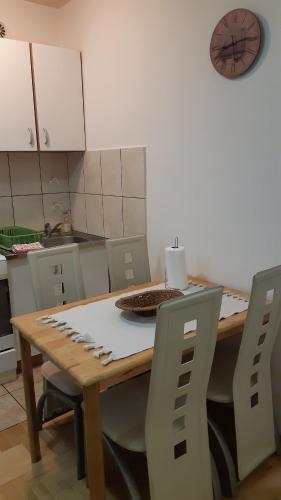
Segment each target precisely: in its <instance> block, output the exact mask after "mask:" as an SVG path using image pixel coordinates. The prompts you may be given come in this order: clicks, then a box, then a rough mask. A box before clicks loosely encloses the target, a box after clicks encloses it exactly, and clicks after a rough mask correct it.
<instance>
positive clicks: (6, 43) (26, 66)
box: [0, 39, 37, 151]
mask: <svg viewBox="0 0 281 500" xmlns="http://www.w3.org/2000/svg"><path fill="white" fill-rule="evenodd" d="M0 67H1V78H0V102H1V116H2V118H1V125H0V151H36V150H37V141H36V128H35V114H34V101H33V90H32V72H31V64H30V49H29V43H27V42H18V41H14V40H7V39H0Z"/></svg>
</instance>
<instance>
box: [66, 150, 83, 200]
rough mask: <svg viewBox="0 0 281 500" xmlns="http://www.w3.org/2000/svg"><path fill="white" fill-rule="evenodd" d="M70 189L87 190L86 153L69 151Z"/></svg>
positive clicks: (77, 191) (75, 190) (78, 191)
mask: <svg viewBox="0 0 281 500" xmlns="http://www.w3.org/2000/svg"><path fill="white" fill-rule="evenodd" d="M68 174H69V190H70V192H71V193H84V192H85V179H84V153H81V152H72V153H68Z"/></svg>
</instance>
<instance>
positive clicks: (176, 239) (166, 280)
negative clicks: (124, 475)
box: [165, 236, 179, 290]
mask: <svg viewBox="0 0 281 500" xmlns="http://www.w3.org/2000/svg"><path fill="white" fill-rule="evenodd" d="M171 248H179V237H178V236H176V237H175V242H174V246H172V247H171ZM165 288H167V289H168V277H167V269H166V266H165ZM169 290H176V288H169Z"/></svg>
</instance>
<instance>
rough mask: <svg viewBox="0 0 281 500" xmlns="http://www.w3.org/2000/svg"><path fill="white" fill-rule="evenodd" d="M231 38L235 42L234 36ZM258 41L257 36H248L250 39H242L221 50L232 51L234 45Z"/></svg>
mask: <svg viewBox="0 0 281 500" xmlns="http://www.w3.org/2000/svg"><path fill="white" fill-rule="evenodd" d="M231 38H232V40H233V36H232V37H231ZM256 39H257V37H256V36H248V37H245V38H241V39H240V40H236V42H232V43H230V44H229V45H224V46H223V47H222V48H221V50H227V49H230V48H231V47H232V46H233V45H237V44H238V43H242V42H254V41H256Z"/></svg>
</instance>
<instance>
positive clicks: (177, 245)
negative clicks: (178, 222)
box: [172, 236, 179, 248]
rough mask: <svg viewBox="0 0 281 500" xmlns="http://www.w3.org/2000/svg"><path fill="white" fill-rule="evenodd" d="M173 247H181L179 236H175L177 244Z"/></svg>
mask: <svg viewBox="0 0 281 500" xmlns="http://www.w3.org/2000/svg"><path fill="white" fill-rule="evenodd" d="M172 248H179V237H178V236H176V237H175V244H174V246H173V247H172Z"/></svg>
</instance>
